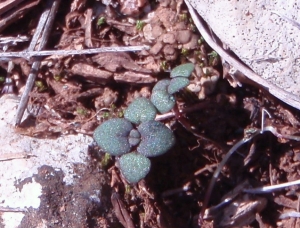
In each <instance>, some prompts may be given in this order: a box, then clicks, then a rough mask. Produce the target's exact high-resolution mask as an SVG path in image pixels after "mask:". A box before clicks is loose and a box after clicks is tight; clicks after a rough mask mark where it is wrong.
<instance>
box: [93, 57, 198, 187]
mask: <svg viewBox="0 0 300 228" xmlns="http://www.w3.org/2000/svg"><path fill="white" fill-rule="evenodd" d="M193 70H194V65H193V64H191V63H188V64H183V65H180V66H178V67H175V68H174V69H173V70H172V71H171V79H163V80H160V81H158V82H157V83H156V85H155V86H154V87H153V89H152V94H151V98H150V100H149V99H147V98H137V99H135V100H134V101H133V102H132V103H131V104H130V105H129V106H128V108H127V109H126V110H125V111H124V118H112V119H109V120H107V121H105V122H103V123H102V124H101V125H100V126H98V127H97V128H96V130H95V131H94V139H95V141H96V142H97V144H98V145H99V146H100V147H101V148H102V150H103V151H104V152H106V153H108V154H110V155H112V156H118V157H119V160H118V162H119V167H120V170H121V173H122V174H123V176H124V177H125V179H126V180H127V181H128V182H129V183H131V184H133V183H137V182H138V181H140V180H141V179H143V178H144V177H145V176H146V175H147V174H148V173H149V171H150V168H151V161H150V159H149V158H150V157H156V156H160V155H162V154H164V153H166V152H167V151H168V150H170V149H171V148H172V146H173V145H174V144H175V136H174V134H173V132H172V130H170V129H169V128H167V127H166V126H165V125H164V124H163V123H161V122H158V121H155V117H156V114H157V113H158V112H159V113H165V112H168V111H170V110H171V109H172V108H173V107H174V105H175V102H176V101H175V97H174V93H176V92H178V91H179V90H181V89H183V88H184V87H186V86H187V85H188V84H189V80H188V77H189V76H190V75H191V73H192V71H193Z"/></svg>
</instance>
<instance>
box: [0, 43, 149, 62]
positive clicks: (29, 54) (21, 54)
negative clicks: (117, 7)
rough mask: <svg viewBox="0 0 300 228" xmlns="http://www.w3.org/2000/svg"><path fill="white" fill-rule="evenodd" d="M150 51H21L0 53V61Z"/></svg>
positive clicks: (143, 48)
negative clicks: (5, 59)
mask: <svg viewBox="0 0 300 228" xmlns="http://www.w3.org/2000/svg"><path fill="white" fill-rule="evenodd" d="M148 49H150V47H149V46H147V45H142V46H128V47H101V48H91V49H83V50H45V51H31V50H28V51H21V52H2V53H0V60H1V59H4V58H15V57H19V58H25V59H28V60H29V59H30V58H31V57H41V56H49V55H66V56H67V55H91V54H98V53H105V52H125V51H142V50H148Z"/></svg>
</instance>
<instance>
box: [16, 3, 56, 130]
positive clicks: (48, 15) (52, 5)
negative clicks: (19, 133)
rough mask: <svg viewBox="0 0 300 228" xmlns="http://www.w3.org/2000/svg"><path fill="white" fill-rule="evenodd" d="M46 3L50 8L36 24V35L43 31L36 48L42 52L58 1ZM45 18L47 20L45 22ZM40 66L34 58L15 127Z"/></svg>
mask: <svg viewBox="0 0 300 228" xmlns="http://www.w3.org/2000/svg"><path fill="white" fill-rule="evenodd" d="M47 3H48V5H49V6H50V7H49V8H47V9H46V10H45V11H44V12H43V14H42V16H41V19H40V21H39V24H38V29H37V33H40V31H41V28H42V29H43V32H42V35H41V42H40V44H39V46H38V48H37V49H38V50H42V49H43V48H44V47H45V45H46V42H47V40H48V37H49V34H50V31H51V28H52V25H53V22H54V18H55V17H54V15H55V14H56V11H57V9H58V6H59V3H60V0H48V2H47ZM45 18H47V19H46V20H45ZM36 37H37V35H36V36H35V35H34V37H33V38H34V39H33V40H32V43H33V44H36V42H37V38H36ZM33 44H32V45H31V44H30V46H29V48H32V49H33V48H34V46H35V45H33ZM29 51H32V50H29ZM40 65H41V60H40V58H39V57H36V59H35V61H34V62H33V64H32V67H31V72H30V74H29V76H28V79H27V82H26V85H25V89H24V92H23V94H22V97H21V100H20V104H19V106H18V110H17V114H16V121H15V125H16V126H18V125H20V123H21V120H22V117H23V114H24V112H25V109H26V107H27V103H28V100H29V93H30V92H31V90H32V88H33V84H34V82H35V78H36V75H37V72H38V70H39V68H40Z"/></svg>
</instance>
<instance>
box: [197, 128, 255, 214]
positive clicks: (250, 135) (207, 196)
mask: <svg viewBox="0 0 300 228" xmlns="http://www.w3.org/2000/svg"><path fill="white" fill-rule="evenodd" d="M249 130H251V131H248V132H247V133H246V135H245V137H244V138H242V139H241V140H240V141H238V142H237V143H236V144H234V146H233V147H232V148H231V149H230V150H229V151H228V152H227V154H226V155H225V157H224V158H223V160H222V161H221V162H220V164H219V165H218V167H217V169H216V170H215V172H214V174H213V176H212V179H211V180H210V183H209V186H208V189H207V190H206V194H205V197H204V202H203V205H202V208H201V212H200V217H199V219H202V218H203V216H204V213H205V210H206V208H207V205H208V203H209V200H210V196H211V193H212V190H213V188H214V185H215V183H216V181H217V179H218V177H219V174H220V172H221V171H222V169H223V167H224V165H225V163H226V162H227V161H228V159H229V158H230V156H231V155H232V154H233V153H234V152H235V151H236V150H237V149H238V148H240V147H241V146H242V145H243V144H245V143H246V142H248V141H249V140H251V139H252V138H253V137H254V136H256V135H258V134H259V133H260V131H259V130H258V129H256V128H253V129H249Z"/></svg>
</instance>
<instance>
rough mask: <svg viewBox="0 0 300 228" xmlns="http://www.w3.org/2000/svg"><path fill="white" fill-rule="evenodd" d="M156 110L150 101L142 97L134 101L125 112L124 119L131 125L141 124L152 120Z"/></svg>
mask: <svg viewBox="0 0 300 228" xmlns="http://www.w3.org/2000/svg"><path fill="white" fill-rule="evenodd" d="M156 112H157V110H156V108H155V106H154V105H153V104H152V103H151V101H150V100H149V99H147V98H144V97H139V98H137V99H135V100H134V101H133V102H132V103H131V104H130V105H129V106H128V108H127V109H126V110H125V113H124V117H125V118H126V119H127V120H129V121H130V122H131V123H134V124H140V123H141V122H144V121H148V120H154V119H155V116H156Z"/></svg>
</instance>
